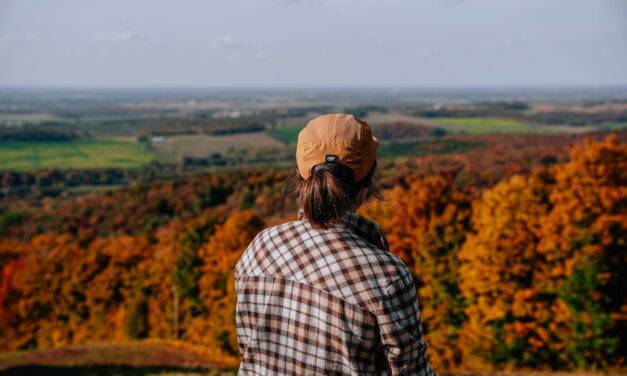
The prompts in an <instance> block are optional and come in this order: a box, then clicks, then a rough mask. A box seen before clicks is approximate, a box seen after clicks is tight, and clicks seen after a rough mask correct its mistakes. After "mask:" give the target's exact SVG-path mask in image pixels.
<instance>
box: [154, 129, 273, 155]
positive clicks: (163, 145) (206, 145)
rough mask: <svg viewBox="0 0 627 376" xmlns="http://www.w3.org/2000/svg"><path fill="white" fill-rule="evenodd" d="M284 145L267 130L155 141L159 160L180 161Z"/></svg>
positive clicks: (167, 138)
mask: <svg viewBox="0 0 627 376" xmlns="http://www.w3.org/2000/svg"><path fill="white" fill-rule="evenodd" d="M251 147H256V148H267V147H283V144H282V143H281V142H279V141H277V140H276V139H274V138H273V137H271V136H270V135H268V134H267V133H266V132H247V133H236V134H229V135H220V136H209V135H205V134H192V135H180V136H168V137H166V138H165V140H164V141H163V142H159V143H154V144H153V148H154V152H155V156H156V157H157V159H158V160H161V161H165V162H180V161H181V159H182V158H183V157H184V156H187V157H196V158H202V157H207V156H209V155H211V154H213V153H225V152H226V151H228V150H229V149H244V148H251Z"/></svg>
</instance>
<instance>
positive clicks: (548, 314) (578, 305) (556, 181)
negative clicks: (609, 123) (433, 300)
mask: <svg viewBox="0 0 627 376" xmlns="http://www.w3.org/2000/svg"><path fill="white" fill-rule="evenodd" d="M626 158H627V148H626V147H625V145H619V144H617V143H616V142H615V140H614V139H612V138H609V139H607V140H606V141H605V142H599V143H592V142H586V145H585V147H584V148H576V149H575V150H573V152H572V160H571V161H570V162H568V163H564V164H559V165H555V166H554V167H553V168H551V169H550V170H548V171H542V172H539V173H537V174H534V175H533V176H532V177H530V178H523V177H520V176H514V177H512V178H510V179H507V180H504V181H502V182H501V183H499V184H498V185H497V186H495V187H494V188H493V189H491V190H490V191H488V192H486V193H485V194H484V195H483V197H482V198H481V200H479V201H478V202H477V203H476V205H475V206H474V208H473V227H474V228H475V231H476V233H474V234H471V235H469V237H468V240H467V242H466V243H465V244H464V246H463V248H462V250H461V251H460V253H459V258H460V260H461V261H462V265H461V266H460V268H459V273H460V282H461V284H460V288H461V291H462V293H463V294H464V297H465V298H466V299H467V302H468V304H469V306H468V307H467V309H466V313H467V315H468V321H467V322H466V323H465V324H464V327H463V329H462V331H461V337H460V347H461V349H462V351H463V353H464V358H465V361H466V365H467V366H469V367H471V368H489V367H490V366H491V365H495V364H496V365H498V364H508V365H512V366H517V367H538V366H541V365H544V366H551V367H555V368H558V367H585V366H594V365H604V364H606V363H607V361H610V360H612V361H613V362H618V363H620V360H617V359H613V358H615V356H616V354H620V349H621V348H622V347H623V346H624V343H621V342H620V341H621V339H620V333H621V330H623V329H624V318H625V315H624V313H625V304H624V298H622V297H621V294H620V292H619V290H618V289H619V288H620V286H625V276H624V273H621V272H620V271H619V268H621V267H622V266H624V265H625V252H624V250H625V230H626V228H625V227H626V224H627V216H626V214H627V213H626V209H627V207H626V205H625V203H626V200H627V190H626V186H627V181H626V178H625V171H627V165H626Z"/></svg>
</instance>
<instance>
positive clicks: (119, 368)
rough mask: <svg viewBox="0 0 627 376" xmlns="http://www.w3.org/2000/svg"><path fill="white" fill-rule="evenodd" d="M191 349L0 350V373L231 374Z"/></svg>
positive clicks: (80, 347)
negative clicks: (0, 351) (5, 351)
mask: <svg viewBox="0 0 627 376" xmlns="http://www.w3.org/2000/svg"><path fill="white" fill-rule="evenodd" d="M235 373H236V372H235V370H234V369H232V368H227V367H224V366H222V365H220V364H216V363H211V362H209V361H207V360H206V359H205V358H204V357H202V356H201V355H199V354H196V353H194V352H191V351H188V350H183V349H179V348H176V347H171V346H167V345H158V344H148V343H134V344H93V345H74V346H67V347H62V348H56V349H49V350H32V351H15V352H7V353H1V354H0V375H25V376H26V375H28V376H34V375H46V376H50V375H64V376H65V375H77V376H79V375H80V376H88V375H133V376H135V375H137V376H139V375H141V376H147V375H189V376H192V375H216V376H217V375H224V376H226V375H234V374H235Z"/></svg>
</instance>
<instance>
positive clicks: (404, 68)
mask: <svg viewBox="0 0 627 376" xmlns="http://www.w3.org/2000/svg"><path fill="white" fill-rule="evenodd" d="M625 84H627V1H626V0H198V1H196V0H176V1H174V0H172V1H164V0H104V1H95V0H75V1H70V0H15V1H7V0H0V86H64V87H75V86H79V87H260V86H272V87H313V86H315V87H359V86H371V87H372V86H392V87H440V86H446V87H461V86H536V85H542V86H573V85H625Z"/></svg>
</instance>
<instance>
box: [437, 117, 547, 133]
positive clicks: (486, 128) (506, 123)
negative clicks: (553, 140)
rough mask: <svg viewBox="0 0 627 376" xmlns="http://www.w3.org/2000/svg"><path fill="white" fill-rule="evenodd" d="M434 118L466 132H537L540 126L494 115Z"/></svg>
mask: <svg viewBox="0 0 627 376" xmlns="http://www.w3.org/2000/svg"><path fill="white" fill-rule="evenodd" d="M433 120H435V121H437V122H438V123H441V124H442V125H443V126H445V128H446V129H447V130H451V131H458V132H465V133H537V132H538V131H539V128H538V126H536V125H534V124H527V123H523V122H521V121H518V120H513V119H504V118H493V117H439V118H434V119H433Z"/></svg>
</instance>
